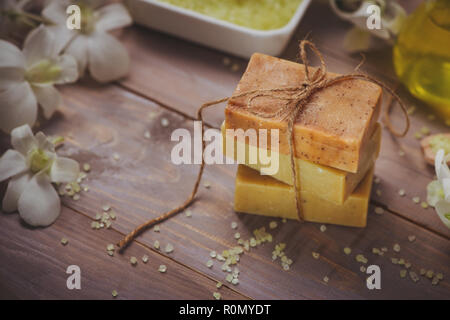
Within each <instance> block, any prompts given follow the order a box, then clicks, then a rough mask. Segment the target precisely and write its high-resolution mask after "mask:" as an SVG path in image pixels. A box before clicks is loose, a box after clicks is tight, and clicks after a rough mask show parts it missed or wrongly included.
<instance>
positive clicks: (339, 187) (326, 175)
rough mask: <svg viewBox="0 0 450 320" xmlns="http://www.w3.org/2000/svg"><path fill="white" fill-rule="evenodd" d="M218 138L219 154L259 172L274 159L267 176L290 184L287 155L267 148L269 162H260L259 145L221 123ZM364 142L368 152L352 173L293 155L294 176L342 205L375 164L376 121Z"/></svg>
mask: <svg viewBox="0 0 450 320" xmlns="http://www.w3.org/2000/svg"><path fill="white" fill-rule="evenodd" d="M222 137H223V153H224V154H225V155H226V156H227V157H230V158H233V159H235V160H237V161H238V162H239V163H241V164H244V165H246V166H248V167H250V168H253V169H255V170H258V171H259V172H261V169H262V168H268V167H270V166H273V161H278V170H277V171H276V172H275V173H274V174H272V175H271V176H272V177H273V178H275V179H277V180H279V181H281V182H284V183H286V184H289V185H293V179H292V169H291V166H290V161H291V160H290V157H289V155H287V154H282V153H278V152H274V151H270V150H269V153H268V157H269V158H270V159H271V161H272V163H269V164H267V163H266V164H264V162H261V161H260V158H259V154H260V150H259V149H260V148H259V147H256V146H253V145H251V144H249V143H247V142H246V141H242V140H243V139H239V138H241V137H242V136H236V135H231V134H228V135H227V133H226V131H225V125H222ZM233 141H234V143H231V144H230V142H233ZM368 143H369V147H368V148H367V149H368V152H367V154H366V155H364V161H363V164H362V165H361V169H360V170H359V171H358V172H356V173H352V172H347V171H343V170H339V169H335V168H331V167H327V166H323V165H320V164H315V163H312V162H310V161H306V160H303V159H299V158H295V162H296V166H297V167H296V169H297V170H296V172H297V179H299V185H300V186H301V189H302V190H304V191H308V192H311V193H314V194H319V195H320V196H321V197H322V198H324V199H326V200H328V201H332V202H335V203H336V204H343V203H344V201H345V200H347V198H348V197H349V196H350V194H351V193H352V192H353V190H355V188H356V187H357V185H358V184H359V183H360V182H361V180H362V179H363V178H364V176H365V175H366V173H367V172H368V171H369V170H370V168H372V167H373V166H374V164H375V160H376V158H377V157H378V154H379V152H380V146H381V126H380V125H379V124H377V126H376V128H375V132H374V133H373V135H372V137H371V139H370V140H369V142H368ZM227 145H228V148H227ZM238 150H242V151H241V152H242V153H243V159H242V161H239V160H240V159H239V157H238ZM252 153H253V154H254V155H255V157H256V162H254V161H253V162H252V161H251V158H250V154H252Z"/></svg>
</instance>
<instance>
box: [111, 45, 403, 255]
mask: <svg viewBox="0 0 450 320" xmlns="http://www.w3.org/2000/svg"><path fill="white" fill-rule="evenodd" d="M306 46H309V47H310V49H311V50H312V51H313V52H314V54H315V55H316V56H317V57H318V58H319V60H320V66H319V67H318V68H317V69H316V70H315V72H314V73H313V74H312V75H311V73H310V70H309V68H310V67H309V63H308V57H307V53H306ZM299 49H300V58H301V61H302V63H303V65H304V66H305V79H304V81H303V83H302V84H300V85H299V86H289V87H280V88H272V89H255V90H251V91H246V92H243V93H239V94H236V95H233V96H231V97H227V98H223V99H219V100H215V101H210V102H207V103H205V104H203V105H202V106H201V107H200V108H199V109H198V111H197V119H198V120H199V121H201V122H202V132H203V131H204V123H203V110H204V109H206V108H208V107H211V106H214V105H217V104H219V103H222V102H227V101H229V100H231V99H236V98H241V97H248V100H247V104H246V106H245V108H246V109H247V110H248V112H250V113H252V114H254V115H256V116H259V117H263V118H280V119H282V120H287V124H288V127H287V129H288V137H289V139H288V141H289V154H290V166H291V171H292V177H293V185H294V191H295V202H296V208H297V214H298V217H299V220H300V221H303V216H302V212H301V207H300V199H299V196H300V193H299V192H298V191H299V189H300V188H299V185H298V180H299V179H297V172H296V167H295V158H294V157H295V150H294V135H293V127H294V123H295V120H296V119H297V117H298V115H299V113H300V111H301V110H302V109H303V107H304V106H305V105H306V104H307V103H308V102H309V99H310V98H311V96H313V95H314V94H315V93H317V92H318V91H320V90H322V89H324V88H327V87H329V86H331V85H333V84H335V83H338V82H341V81H346V80H352V79H362V80H366V81H369V82H372V83H375V84H377V85H379V86H380V87H382V88H384V89H385V90H386V91H388V92H389V93H390V94H391V96H392V97H393V98H394V99H395V100H397V102H398V103H399V105H400V107H401V110H402V111H403V113H404V115H405V119H406V126H405V129H404V130H403V131H401V132H398V131H396V130H395V129H394V128H393V126H392V124H391V121H390V117H389V108H387V109H386V113H385V122H386V126H387V128H388V129H389V131H390V132H391V133H392V134H393V135H395V136H397V137H403V136H405V135H406V133H407V132H408V130H409V125H410V124H409V117H408V113H407V109H406V107H405V105H404V104H403V102H402V100H401V99H400V97H399V96H398V95H397V94H396V93H395V92H394V90H392V89H391V88H390V87H388V86H387V85H385V84H384V83H382V82H381V81H379V80H377V79H374V78H372V77H370V76H368V75H366V74H363V73H357V72H356V71H357V70H358V69H359V65H358V66H357V67H356V68H355V72H354V73H350V74H346V75H341V76H337V77H334V78H331V79H327V78H326V75H327V68H326V64H325V61H324V59H323V56H322V54H321V53H320V51H319V50H318V49H317V48H316V46H315V45H314V43H312V42H311V41H309V40H303V41H301V42H300V46H299ZM260 97H270V98H273V99H276V100H281V101H284V102H285V103H284V104H283V105H282V106H281V108H279V109H278V110H276V111H274V112H269V111H266V110H258V108H256V107H254V105H253V101H254V100H255V99H257V98H260ZM204 150H205V141H204V139H202V163H201V165H200V169H199V172H198V175H197V179H196V181H195V184H194V188H193V189H192V192H191V195H190V196H189V197H188V198H187V199H186V200H185V202H184V203H183V204H182V205H180V206H178V207H176V208H174V209H172V210H170V211H168V212H166V213H164V214H163V215H161V216H159V217H157V218H155V219H151V220H149V221H147V222H145V223H143V224H141V225H140V226H138V227H137V228H136V229H134V230H133V231H132V232H130V233H129V234H128V235H127V236H125V237H124V238H123V239H122V240H121V241H120V242H119V244H118V246H119V248H124V247H126V246H127V245H128V244H129V243H130V241H132V240H133V239H134V238H135V237H136V236H137V235H138V234H140V233H141V232H142V231H144V230H145V229H147V228H149V227H151V226H153V225H156V224H158V223H160V222H162V221H164V220H166V219H169V218H170V217H172V216H173V215H175V214H177V213H178V212H180V211H183V210H185V209H186V208H187V207H189V206H190V205H191V204H192V203H193V202H194V199H195V195H196V194H197V191H198V187H199V185H200V180H201V178H202V175H203V170H204V167H205V161H204V158H203V152H204Z"/></svg>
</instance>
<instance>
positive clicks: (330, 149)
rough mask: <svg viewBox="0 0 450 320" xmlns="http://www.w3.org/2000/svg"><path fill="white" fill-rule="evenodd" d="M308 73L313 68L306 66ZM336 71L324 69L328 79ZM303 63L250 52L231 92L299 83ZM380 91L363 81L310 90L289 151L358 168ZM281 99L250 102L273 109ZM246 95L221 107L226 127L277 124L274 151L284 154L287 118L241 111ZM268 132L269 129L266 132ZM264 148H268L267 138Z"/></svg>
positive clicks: (349, 168) (352, 169) (345, 167)
mask: <svg viewBox="0 0 450 320" xmlns="http://www.w3.org/2000/svg"><path fill="white" fill-rule="evenodd" d="M310 70H311V73H313V72H314V71H315V68H311V69H310ZM336 76H338V75H337V74H333V73H328V74H327V77H328V78H332V77H336ZM304 77H305V72H304V66H303V65H302V64H298V63H295V62H291V61H286V60H282V59H279V58H274V57H271V56H267V55H263V54H259V53H255V54H254V55H253V56H252V57H251V59H250V62H249V64H248V66H247V70H246V71H245V73H244V75H243V76H242V79H241V80H240V82H239V84H238V86H237V88H236V90H235V92H234V94H235V95H236V94H239V93H242V92H247V91H250V90H255V89H271V88H279V87H284V86H297V85H301V84H302V83H303V80H304ZM381 95H382V90H381V88H380V87H379V86H377V85H376V84H373V83H370V82H367V81H363V80H347V81H342V82H339V83H336V84H334V85H332V86H330V87H328V88H325V89H323V90H321V91H320V92H318V93H316V94H314V95H313V96H312V97H311V98H310V100H309V102H308V103H307V104H306V106H304V108H303V109H302V111H301V112H300V114H299V116H298V118H297V119H296V122H295V126H294V136H295V156H296V157H297V158H300V159H305V160H308V161H312V162H315V163H319V164H322V165H326V166H330V167H333V168H337V169H341V170H345V171H349V172H358V171H359V169H360V166H361V165H362V159H363V158H364V155H365V153H366V152H369V151H368V150H367V149H368V148H369V145H370V144H369V143H368V141H369V140H370V137H371V136H372V133H373V131H374V129H375V126H376V123H377V119H378V116H379V113H380V102H381ZM283 103H284V102H283V101H281V100H277V99H274V98H271V97H260V98H258V99H256V100H254V101H253V107H254V108H257V109H259V110H261V109H264V110H266V111H273V110H277V109H278V108H280V107H281V106H282V104H283ZM246 106H247V97H241V98H236V99H232V100H230V101H229V103H228V105H227V107H226V109H225V127H226V128H227V129H239V128H241V129H244V130H247V129H249V128H253V129H256V130H258V129H275V128H277V129H279V130H280V131H279V133H280V144H279V152H280V153H284V154H289V142H288V137H287V120H282V119H279V118H263V117H260V116H257V115H254V114H252V113H250V112H249V111H248V110H246ZM269 137H270V132H269ZM268 142H269V143H268V144H267V145H268V148H271V145H270V138H269V139H268Z"/></svg>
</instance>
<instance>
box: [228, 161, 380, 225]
mask: <svg viewBox="0 0 450 320" xmlns="http://www.w3.org/2000/svg"><path fill="white" fill-rule="evenodd" d="M372 178H373V168H372V169H370V171H369V172H368V173H367V174H366V176H365V177H364V179H363V180H362V181H361V183H360V184H359V185H358V187H357V188H356V190H355V191H354V192H353V193H352V194H351V195H350V197H348V199H347V200H346V201H345V202H344V204H342V205H337V204H335V203H334V202H331V201H326V200H323V199H322V198H320V197H319V196H318V195H316V194H314V193H312V192H306V191H301V192H300V202H301V210H302V213H303V218H304V220H305V221H311V222H320V223H331V224H338V225H344V226H352V227H365V226H366V219H367V209H368V205H369V198H370V190H371V187H372ZM323 187H324V188H327V186H326V185H324V186H323ZM294 197H295V195H294V187H292V186H289V185H287V184H285V183H282V182H280V181H277V180H275V179H274V178H272V177H269V176H262V175H260V174H259V173H258V171H256V170H253V169H251V168H249V167H246V166H244V165H239V167H238V171H237V176H236V188H235V195H234V210H235V211H238V212H246V213H253V214H259V215H264V216H273V217H282V218H288V219H297V220H298V216H297V210H296V208H295V198H294Z"/></svg>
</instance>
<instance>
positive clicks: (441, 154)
mask: <svg viewBox="0 0 450 320" xmlns="http://www.w3.org/2000/svg"><path fill="white" fill-rule="evenodd" d="M446 160H447V159H446V157H445V151H444V149H439V150H438V151H437V152H436V157H435V160H434V169H435V170H436V176H437V178H438V180H439V181H442V179H446V178H450V170H449V168H448V165H447V161H446Z"/></svg>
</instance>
